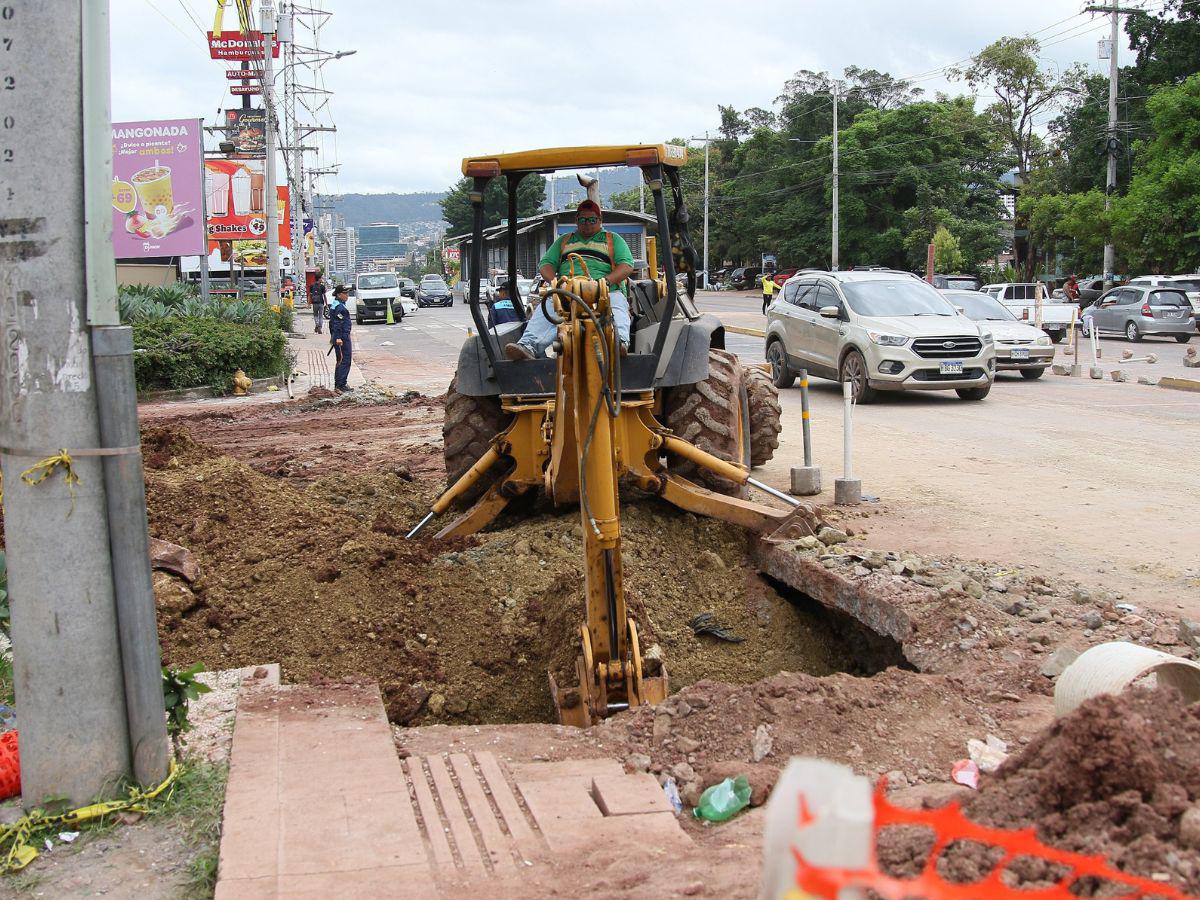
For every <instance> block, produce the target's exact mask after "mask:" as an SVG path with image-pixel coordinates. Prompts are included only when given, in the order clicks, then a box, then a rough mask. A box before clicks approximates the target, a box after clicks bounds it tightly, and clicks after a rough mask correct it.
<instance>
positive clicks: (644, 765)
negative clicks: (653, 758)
mask: <svg viewBox="0 0 1200 900" xmlns="http://www.w3.org/2000/svg"><path fill="white" fill-rule="evenodd" d="M625 770H626V771H627V772H649V771H650V757H649V756H647V755H646V754H645V753H630V754H629V755H628V756H627V757H625Z"/></svg>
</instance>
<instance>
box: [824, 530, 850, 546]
mask: <svg viewBox="0 0 1200 900" xmlns="http://www.w3.org/2000/svg"><path fill="white" fill-rule="evenodd" d="M817 540H819V541H820V542H821V543H822V544H825V545H826V546H830V545H833V544H844V543H846V541H847V540H849V535H847V534H846V532H844V531H841V530H839V529H837V528H831V527H830V526H828V525H827V526H825V527H824V528H822V529H821V530H820V531H818V532H817Z"/></svg>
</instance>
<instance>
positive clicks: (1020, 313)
mask: <svg viewBox="0 0 1200 900" xmlns="http://www.w3.org/2000/svg"><path fill="white" fill-rule="evenodd" d="M1037 289H1038V286H1037V284H1035V283H1034V282H1022V283H1014V282H1001V283H1000V284H985V285H984V286H983V288H982V290H983V292H984V293H985V294H989V295H990V296H992V297H995V298H996V299H997V300H999V301H1000V303H1001V304H1003V305H1004V306H1005V307H1006V308H1007V309H1008V310H1009V312H1011V313H1012V314H1013V315H1014V316H1016V317H1017V318H1018V319H1020V320H1021V321H1022V322H1028V323H1029V324H1030V325H1036V324H1037V323H1039V322H1040V323H1041V328H1042V331H1044V332H1046V334H1048V335H1050V340H1052V341H1054V343H1056V344H1061V343H1062V342H1063V339H1064V338H1065V337H1066V336H1067V329H1068V328H1070V327H1071V323H1072V322H1076V323H1077V322H1078V321H1079V304H1078V303H1064V302H1062V301H1061V300H1052V299H1051V298H1050V292H1049V291H1048V290H1046V289H1045V287H1043V288H1042V299H1041V300H1040V301H1039V300H1038V299H1037Z"/></svg>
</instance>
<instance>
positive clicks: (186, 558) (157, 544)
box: [150, 538, 200, 584]
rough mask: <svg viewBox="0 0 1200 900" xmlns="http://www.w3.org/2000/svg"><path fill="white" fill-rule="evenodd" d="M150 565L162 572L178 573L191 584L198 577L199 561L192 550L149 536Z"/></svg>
mask: <svg viewBox="0 0 1200 900" xmlns="http://www.w3.org/2000/svg"><path fill="white" fill-rule="evenodd" d="M150 565H151V567H152V568H155V569H159V570H161V571H163V572H171V573H172V574H174V575H178V576H179V577H180V578H182V579H183V580H184V581H186V582H188V583H189V584H191V583H192V582H194V581H195V580H196V579H197V578H199V577H200V563H198V562H197V561H196V557H195V556H193V555H192V551H191V550H188V549H187V548H186V547H180V546H179V545H178V544H172V543H171V542H170V541H160V540H159V539H158V538H150Z"/></svg>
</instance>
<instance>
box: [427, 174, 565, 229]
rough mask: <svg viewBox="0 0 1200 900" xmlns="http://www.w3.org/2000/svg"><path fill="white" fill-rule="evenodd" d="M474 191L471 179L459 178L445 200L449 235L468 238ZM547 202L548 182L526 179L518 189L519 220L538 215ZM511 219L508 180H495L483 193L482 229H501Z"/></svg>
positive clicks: (535, 176) (532, 177)
mask: <svg viewBox="0 0 1200 900" xmlns="http://www.w3.org/2000/svg"><path fill="white" fill-rule="evenodd" d="M472 189H473V184H472V180H471V179H470V178H460V179H459V180H458V182H457V183H456V184H455V185H454V187H452V188H450V190H449V191H448V192H447V193H446V196H445V197H443V198H442V200H441V205H442V218H443V219H445V220H446V223H447V231H446V233H447V234H452V235H453V234H466V233H467V232H469V231H470V230H471V228H472V227H473V225H474V212H473V207H472V206H471V197H470V193H471V191H472ZM545 201H546V179H544V178H542V176H541V175H526V176H525V178H523V179H522V180H521V184H520V186H519V187H518V188H517V217H518V218H525V217H526V216H532V215H536V214H537V212H538V210H540V209H541V208H542V204H543V203H545ZM506 218H508V192H507V187H506V182H505V179H503V178H493V179H492V180H491V181H489V182H488V186H487V189H486V190H485V191H484V192H483V227H484V228H489V227H491V226H492V225H499V224H500V221H501V220H502V219H506Z"/></svg>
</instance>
